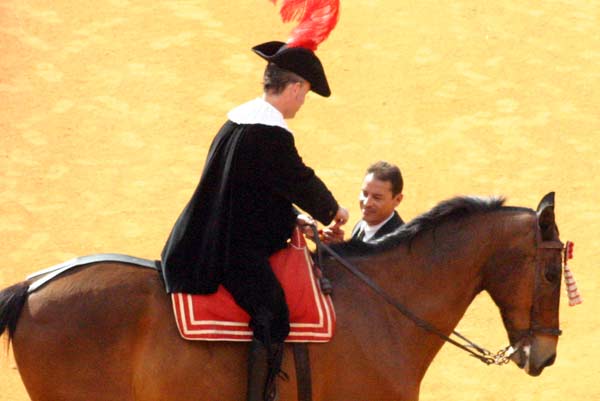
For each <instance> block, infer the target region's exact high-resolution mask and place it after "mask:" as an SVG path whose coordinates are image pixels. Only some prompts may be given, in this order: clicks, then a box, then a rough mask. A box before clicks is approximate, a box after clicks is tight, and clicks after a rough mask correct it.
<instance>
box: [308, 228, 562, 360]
mask: <svg viewBox="0 0 600 401" xmlns="http://www.w3.org/2000/svg"><path fill="white" fill-rule="evenodd" d="M308 226H309V227H310V228H311V229H312V231H313V240H314V241H315V244H316V246H317V265H318V266H319V268H320V269H321V273H322V275H323V276H324V273H325V272H324V271H323V252H327V253H328V254H329V255H330V256H331V257H332V258H333V259H335V260H336V261H337V262H339V263H340V264H341V265H342V266H343V267H344V268H346V269H347V270H348V271H349V272H350V273H352V274H353V275H354V276H356V277H357V278H358V279H359V280H361V281H362V282H363V283H365V284H366V285H367V286H368V287H370V288H371V289H372V290H373V291H374V292H375V293H377V294H378V295H379V296H380V297H381V298H383V299H384V300H385V301H386V302H387V303H388V304H390V305H392V306H393V307H394V308H396V309H397V310H398V311H400V312H401V313H402V314H403V315H404V316H406V317H407V318H409V319H410V320H411V321H412V322H413V323H414V324H416V325H417V326H418V327H420V328H422V329H424V330H425V331H428V332H429V333H432V334H435V335H436V336H438V337H439V338H441V339H442V340H444V341H445V342H448V343H450V344H452V345H454V346H456V347H458V348H460V349H462V350H463V351H465V352H468V353H469V354H470V355H471V356H472V357H474V358H477V359H479V360H480V361H482V362H483V363H485V364H486V365H504V364H507V363H508V362H509V361H510V356H511V355H512V354H514V353H515V352H517V351H518V349H519V347H518V346H517V347H516V348H513V346H512V345H508V346H507V347H505V348H503V349H501V350H499V351H498V352H496V353H492V352H491V351H488V350H487V349H485V348H483V347H481V346H479V345H477V344H475V343H474V342H472V341H470V340H469V339H468V338H466V337H465V336H463V335H462V334H460V333H459V332H457V331H455V330H454V331H452V333H451V334H450V335H451V336H452V335H453V336H456V337H458V338H460V339H461V340H463V341H464V342H465V343H461V342H459V341H457V340H455V339H453V338H451V337H450V336H447V335H446V334H444V333H443V332H442V331H441V330H439V329H438V328H436V327H435V326H433V325H432V324H431V323H429V322H428V321H426V320H424V319H421V318H420V317H418V316H417V315H415V314H414V313H412V312H411V311H410V310H409V309H408V308H407V307H405V306H404V305H403V304H401V303H400V302H398V301H397V300H396V299H394V298H393V297H392V296H390V295H389V294H388V293H387V292H385V291H384V290H383V289H382V288H381V287H380V286H379V285H377V284H376V283H375V282H374V281H373V280H371V278H370V277H369V276H367V275H366V274H364V273H363V272H362V271H360V270H359V269H358V268H357V267H356V266H354V265H352V264H351V263H350V262H348V261H347V260H346V259H344V258H343V257H342V256H341V255H340V254H338V253H337V252H336V251H334V250H333V249H331V247H329V246H328V245H327V244H324V243H323V242H322V241H321V240H320V239H319V233H318V230H317V227H316V225H314V224H312V225H308ZM536 243H537V252H536V272H535V274H536V276H535V281H534V282H535V284H534V285H535V287H534V291H533V298H534V301H535V292H536V291H535V290H536V288H537V284H538V280H539V279H540V276H541V274H540V272H539V269H540V268H541V267H540V263H539V260H540V258H539V251H540V250H542V249H559V250H561V252H562V251H564V249H565V246H564V244H563V243H562V242H561V241H559V240H551V241H542V240H541V236H540V233H539V229H538V228H537V226H536ZM324 280H325V282H326V283H327V284H326V286H329V287H330V286H331V284H330V283H328V281H327V279H324ZM322 284H323V283H322ZM322 286H323V285H322ZM533 305H534V304H533V303H532V312H531V314H532V315H531V318H530V327H529V328H528V329H525V330H517V331H513V333H518V335H519V337H518V338H519V340H518V341H517V343H519V342H520V341H521V340H522V339H523V338H525V337H527V336H532V335H534V334H538V333H539V334H547V335H553V336H559V335H561V334H562V331H561V330H560V329H559V328H558V327H550V328H548V327H539V326H537V325H534V321H535V320H534V316H533V315H534V310H533Z"/></svg>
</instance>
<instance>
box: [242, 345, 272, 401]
mask: <svg viewBox="0 0 600 401" xmlns="http://www.w3.org/2000/svg"><path fill="white" fill-rule="evenodd" d="M268 377H269V351H268V350H267V347H265V346H264V344H263V343H261V342H260V341H259V340H257V339H256V338H254V339H252V344H250V354H249V355H248V387H247V390H246V391H247V394H246V400H247V401H264V400H265V386H266V384H267V379H268Z"/></svg>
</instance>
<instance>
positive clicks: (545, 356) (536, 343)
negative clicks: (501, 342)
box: [510, 337, 557, 376]
mask: <svg viewBox="0 0 600 401" xmlns="http://www.w3.org/2000/svg"><path fill="white" fill-rule="evenodd" d="M556 345H557V340H556V339H555V338H544V337H542V338H537V337H533V338H526V339H523V340H520V341H519V342H517V344H515V345H514V346H513V348H514V349H515V352H513V354H512V355H511V356H510V360H511V361H513V362H514V363H515V364H516V365H517V366H518V367H519V368H521V369H523V370H524V371H525V372H526V373H527V374H528V375H530V376H539V375H541V374H542V371H543V370H544V369H545V368H546V367H548V366H551V365H553V364H554V361H555V360H556Z"/></svg>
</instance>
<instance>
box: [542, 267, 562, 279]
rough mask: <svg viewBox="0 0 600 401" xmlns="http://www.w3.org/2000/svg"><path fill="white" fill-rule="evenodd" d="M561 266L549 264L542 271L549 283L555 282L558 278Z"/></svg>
mask: <svg viewBox="0 0 600 401" xmlns="http://www.w3.org/2000/svg"><path fill="white" fill-rule="evenodd" d="M560 273H561V268H560V267H557V266H549V267H548V268H547V269H546V271H545V272H544V277H546V280H548V281H549V282H551V283H555V282H556V281H558V280H559V279H560Z"/></svg>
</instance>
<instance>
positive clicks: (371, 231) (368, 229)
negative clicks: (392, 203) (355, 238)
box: [361, 212, 394, 241]
mask: <svg viewBox="0 0 600 401" xmlns="http://www.w3.org/2000/svg"><path fill="white" fill-rule="evenodd" d="M392 217H394V212H392V214H390V217H388V218H387V219H385V220H384V221H382V222H381V223H379V224H377V225H374V226H370V225H369V224H368V223H367V222H366V221H364V220H362V227H361V228H362V229H363V230H364V232H365V236H364V237H363V239H362V240H363V241H368V240H370V239H371V237H373V236H374V235H375V233H376V232H377V231H378V230H379V229H380V228H381V227H383V226H384V225H385V223H387V222H388V221H390V220H391V219H392Z"/></svg>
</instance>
